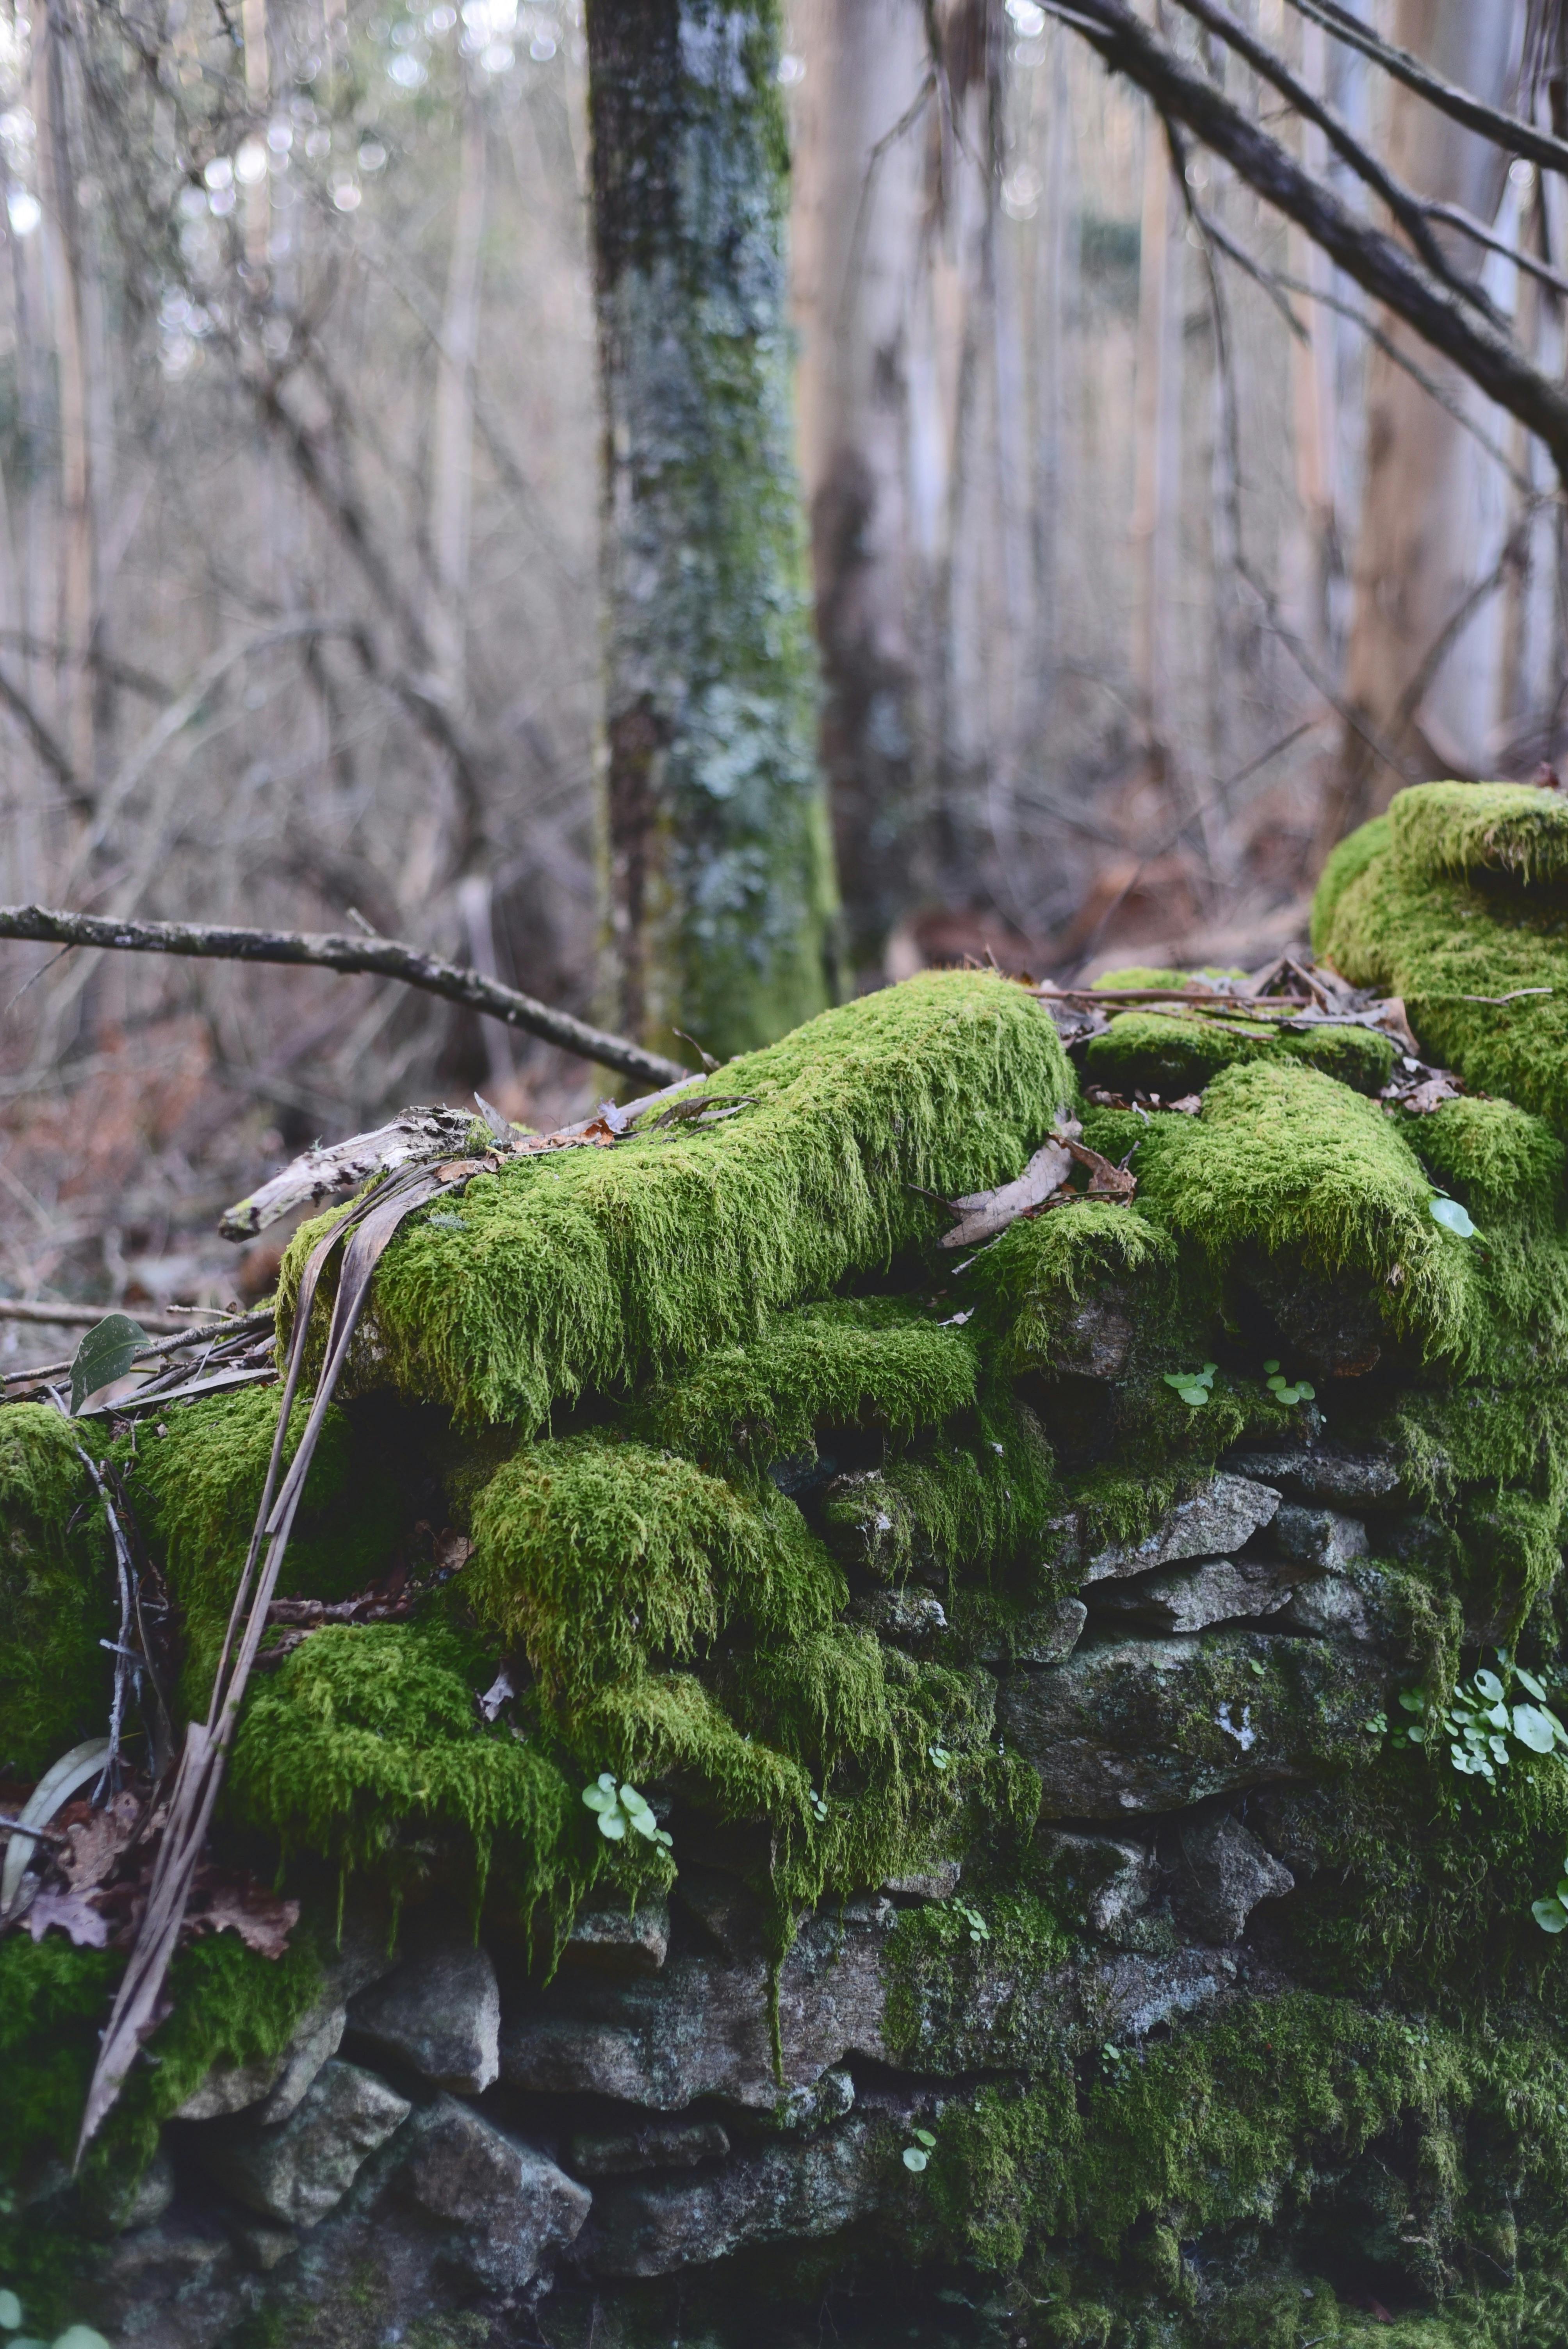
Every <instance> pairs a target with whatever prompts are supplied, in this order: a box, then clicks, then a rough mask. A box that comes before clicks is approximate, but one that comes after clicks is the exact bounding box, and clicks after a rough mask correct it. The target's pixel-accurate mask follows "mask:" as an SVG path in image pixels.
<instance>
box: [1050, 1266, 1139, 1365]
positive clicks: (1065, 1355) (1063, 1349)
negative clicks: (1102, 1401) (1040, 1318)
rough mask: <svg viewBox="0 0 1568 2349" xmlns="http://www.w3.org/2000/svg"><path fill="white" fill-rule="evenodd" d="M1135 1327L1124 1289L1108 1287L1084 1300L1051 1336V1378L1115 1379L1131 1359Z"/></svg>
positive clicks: (1131, 1307)
mask: <svg viewBox="0 0 1568 2349" xmlns="http://www.w3.org/2000/svg"><path fill="white" fill-rule="evenodd" d="M1136 1327H1137V1324H1136V1321H1135V1318H1134V1300H1133V1299H1132V1297H1131V1295H1130V1292H1129V1291H1128V1289H1127V1288H1125V1287H1122V1286H1119V1285H1116V1284H1111V1285H1109V1286H1108V1287H1106V1288H1102V1289H1099V1290H1098V1291H1097V1292H1096V1293H1095V1295H1094V1296H1092V1297H1086V1298H1085V1299H1083V1301H1082V1302H1081V1303H1080V1304H1078V1305H1077V1306H1075V1307H1074V1309H1073V1310H1072V1311H1071V1312H1070V1313H1068V1315H1066V1316H1065V1317H1064V1319H1063V1320H1062V1322H1061V1323H1060V1325H1059V1327H1058V1328H1057V1330H1056V1332H1055V1335H1054V1339H1053V1342H1052V1345H1051V1348H1050V1363H1049V1368H1050V1371H1051V1373H1052V1375H1053V1376H1060V1375H1062V1374H1064V1373H1065V1374H1066V1375H1068V1376H1069V1377H1075V1378H1080V1379H1119V1377H1120V1376H1121V1374H1122V1372H1123V1371H1125V1370H1126V1368H1127V1365H1128V1361H1129V1359H1130V1355H1131V1352H1132V1340H1133V1337H1134V1334H1135V1331H1136Z"/></svg>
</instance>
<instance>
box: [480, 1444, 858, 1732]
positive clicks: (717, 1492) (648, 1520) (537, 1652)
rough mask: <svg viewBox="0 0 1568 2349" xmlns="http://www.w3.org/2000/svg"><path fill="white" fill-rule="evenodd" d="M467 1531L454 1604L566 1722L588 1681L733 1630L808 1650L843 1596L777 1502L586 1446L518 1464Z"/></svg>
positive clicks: (830, 1569) (643, 1455)
mask: <svg viewBox="0 0 1568 2349" xmlns="http://www.w3.org/2000/svg"><path fill="white" fill-rule="evenodd" d="M473 1531H474V1544H475V1548H474V1556H473V1559H472V1562H471V1564H470V1565H469V1568H468V1571H467V1574H466V1575H465V1577H464V1581H463V1592H464V1596H465V1598H466V1599H467V1601H468V1603H469V1605H470V1606H471V1607H472V1608H473V1609H474V1611H475V1613H476V1614H477V1616H478V1618H479V1620H480V1623H481V1624H482V1625H483V1626H484V1627H485V1629H486V1630H488V1631H490V1632H491V1633H492V1634H493V1635H494V1636H495V1638H497V1639H498V1640H500V1641H502V1642H503V1643H504V1644H505V1645H507V1646H509V1647H513V1648H521V1649H522V1650H523V1651H525V1652H526V1654H527V1657H528V1661H529V1662H530V1664H531V1666H532V1668H533V1670H534V1671H535V1672H536V1673H537V1674H538V1675H539V1679H540V1682H541V1686H542V1692H543V1693H544V1696H545V1698H546V1701H547V1702H549V1703H550V1704H551V1705H552V1707H553V1708H555V1709H557V1710H558V1711H559V1713H560V1714H561V1716H562V1718H563V1719H566V1720H569V1719H570V1718H571V1715H572V1713H573V1709H574V1708H575V1707H576V1706H577V1705H578V1704H580V1703H581V1702H583V1698H584V1697H585V1696H586V1694H587V1692H589V1690H590V1689H592V1688H593V1687H595V1686H597V1685H598V1684H600V1683H601V1682H604V1681H607V1680H612V1679H618V1678H621V1677H623V1676H624V1675H625V1674H626V1673H628V1672H632V1671H639V1670H641V1669H642V1668H643V1667H644V1666H645V1665H646V1664H647V1662H648V1661H650V1660H651V1659H653V1658H662V1659H665V1660H669V1661H688V1660H690V1659H691V1658H692V1657H694V1656H695V1655H696V1654H697V1653H698V1652H699V1651H702V1650H704V1649H706V1648H707V1646H708V1645H710V1643H711V1642H712V1641H713V1640H715V1639H716V1638H717V1635H718V1633H719V1632H720V1631H721V1630H725V1629H727V1628H728V1627H729V1626H730V1625H732V1624H736V1623H742V1624H744V1625H746V1626H747V1627H748V1629H749V1630H751V1631H753V1632H754V1633H755V1634H757V1635H758V1636H760V1637H764V1638H767V1639H769V1640H777V1641H779V1642H781V1643H784V1644H789V1643H790V1642H793V1641H797V1640H802V1639H805V1638H807V1637H808V1636H809V1635H810V1633H811V1632H813V1631H817V1630H821V1629H822V1628H823V1627H824V1626H825V1625H826V1624H827V1623H829V1622H830V1621H831V1619H832V1616H833V1613H834V1610H835V1609H836V1608H838V1607H840V1606H841V1605H842V1604H843V1600H844V1598H845V1595H846V1594H845V1591H844V1587H843V1580H842V1578H841V1575H840V1573H839V1571H838V1569H837V1568H836V1567H835V1566H834V1564H833V1562H832V1560H831V1558H830V1557H829V1556H828V1553H827V1552H826V1550H824V1549H823V1547H821V1545H820V1542H817V1541H815V1540H813V1539H812V1537H811V1536H810V1534H809V1533H808V1532H807V1530H806V1526H805V1524H804V1521H803V1520H802V1518H801V1516H800V1513H799V1510H798V1509H797V1508H796V1507H795V1506H794V1504H793V1503H792V1502H789V1501H787V1500H786V1499H785V1498H784V1497H783V1495H781V1494H778V1493H773V1492H770V1491H762V1492H758V1493H756V1494H752V1493H748V1492H742V1491H740V1490H738V1489H737V1488H736V1487H735V1486H733V1485H727V1484H724V1483H722V1482H721V1481H720V1480H719V1479H718V1478H717V1477H716V1476H710V1475H707V1474H706V1473H705V1472H704V1471H703V1470H702V1469H700V1468H697V1467H695V1466H694V1465H693V1464H692V1463H691V1462H690V1461H689V1460H683V1459H681V1458H680V1457H679V1456H678V1455H677V1454H675V1453H671V1452H655V1451H653V1450H652V1449H651V1448H650V1447H649V1446H647V1445H646V1444H616V1443H613V1442H607V1441H605V1440H604V1439H603V1437H601V1436H596V1435H584V1436H572V1437H568V1438H566V1439H564V1440H563V1441H562V1442H559V1443H546V1444H533V1445H528V1446H525V1447H524V1448H523V1449H522V1450H521V1451H519V1452H518V1453H517V1454H515V1456H514V1457H513V1458H512V1460H511V1461H510V1462H509V1463H508V1464H507V1465H506V1466H505V1467H504V1468H503V1469H502V1470H501V1471H500V1474H499V1475H497V1476H496V1477H494V1478H493V1479H492V1480H491V1482H490V1484H489V1485H486V1487H485V1489H484V1491H483V1492H482V1494H481V1495H480V1497H479V1499H478V1500H477V1502H476V1503H475V1506H474V1512H473Z"/></svg>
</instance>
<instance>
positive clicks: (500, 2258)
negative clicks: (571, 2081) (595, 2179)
mask: <svg viewBox="0 0 1568 2349" xmlns="http://www.w3.org/2000/svg"><path fill="white" fill-rule="evenodd" d="M397 2186H398V2189H399V2190H400V2191H401V2192H403V2193H404V2194H406V2195H407V2197H408V2198H409V2199H411V2200H413V2201H414V2202H417V2203H418V2206H419V2208H420V2209H422V2210H424V2211H425V2212H426V2213H427V2214H428V2216H429V2217H430V2218H433V2219H438V2220H444V2221H446V2222H447V2223H448V2224H449V2225H450V2226H451V2227H453V2228H454V2229H456V2230H457V2233H456V2236H455V2239H454V2240H453V2243H452V2245H451V2250H450V2256H451V2257H452V2258H454V2259H455V2260H456V2261H458V2262H459V2263H460V2264H461V2265H462V2266H463V2267H465V2268H466V2269H467V2271H468V2272H469V2275H470V2276H471V2277H472V2279H473V2281H474V2282H476V2283H478V2284H480V2286H481V2287H482V2288H483V2289H484V2290H485V2291H487V2292H521V2289H522V2287H523V2285H524V2284H526V2283H530V2282H532V2280H533V2278H534V2277H535V2276H536V2275H537V2274H538V2273H539V2271H540V2269H541V2268H542V2266H543V2265H544V2263H545V2261H547V2260H549V2259H550V2258H552V2256H553V2254H555V2253H556V2252H558V2251H564V2250H565V2249H566V2247H567V2246H568V2244H570V2243H573V2242H574V2241H575V2240H576V2238H577V2235H578V2233H579V2231H580V2230H581V2228H582V2226H583V2220H585V2219H586V2218H587V2216H588V2212H589V2209H590V2208H591V2206H592V2204H593V2196H592V2194H591V2193H590V2192H589V2190H588V2189H587V2188H586V2187H585V2186H580V2185H579V2184H578V2182H577V2180H576V2179H575V2178H568V2176H567V2175H566V2172H565V2171H564V2170H563V2169H561V2168H557V2166H556V2164H555V2163H554V2162H553V2161H552V2160H551V2159H550V2158H548V2156H547V2155H545V2154H542V2153H540V2152H539V2151H537V2150H536V2148H535V2147H532V2146H531V2145H525V2144H524V2143H523V2142H522V2140H521V2138H520V2137H512V2136H511V2135H509V2134H508V2132H507V2131H506V2130H504V2129H500V2128H497V2127H496V2126H495V2124H494V2123H493V2122H492V2121H489V2120H486V2119H485V2118H484V2117H483V2116H481V2115H480V2114H479V2113H476V2112H471V2111H470V2110H469V2107H468V2106H466V2105H459V2103H457V2102H456V2100H455V2099H454V2098H453V2097H450V2096H440V2097H438V2099H437V2100H436V2102H435V2103H434V2104H433V2105H431V2106H428V2108H427V2109H426V2110H425V2111H424V2112H422V2113H421V2114H420V2115H419V2116H418V2121H417V2122H416V2124H415V2127H414V2131H413V2149H412V2151H411V2152H410V2154H409V2157H408V2159H407V2162H406V2163H405V2164H404V2165H403V2167H402V2168H400V2169H399V2170H398V2172H397Z"/></svg>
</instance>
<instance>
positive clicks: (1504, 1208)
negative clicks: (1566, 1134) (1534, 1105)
mask: <svg viewBox="0 0 1568 2349" xmlns="http://www.w3.org/2000/svg"><path fill="white" fill-rule="evenodd" d="M1402 1131H1403V1133H1404V1134H1405V1138H1406V1140H1407V1141H1408V1143H1409V1144H1410V1146H1411V1148H1412V1149H1413V1150H1414V1151H1415V1152H1416V1154H1417V1155H1418V1157H1419V1158H1420V1160H1421V1162H1422V1164H1424V1165H1426V1166H1427V1167H1429V1169H1430V1171H1431V1173H1432V1174H1434V1175H1435V1176H1436V1178H1437V1179H1438V1181H1439V1182H1440V1183H1441V1184H1442V1185H1444V1187H1445V1188H1446V1189H1449V1190H1451V1191H1452V1192H1453V1193H1454V1195H1455V1196H1456V1197H1458V1198H1460V1199H1462V1200H1463V1201H1464V1203H1465V1205H1466V1206H1467V1207H1470V1209H1471V1210H1472V1211H1473V1213H1474V1215H1475V1216H1476V1219H1477V1221H1478V1222H1480V1219H1481V1218H1482V1217H1483V1216H1484V1217H1494V1216H1530V1217H1531V1218H1532V1219H1533V1220H1535V1221H1537V1222H1538V1223H1542V1224H1544V1225H1546V1226H1548V1227H1549V1228H1550V1227H1551V1226H1553V1225H1554V1224H1555V1223H1556V1221H1557V1219H1558V1217H1559V1216H1560V1214H1561V1211H1562V1206H1563V1167H1564V1164H1565V1162H1568V1151H1565V1150H1564V1148H1563V1143H1561V1142H1560V1141H1559V1140H1558V1138H1557V1136H1556V1135H1555V1134H1554V1133H1553V1131H1552V1128H1551V1127H1550V1126H1549V1125H1548V1124H1547V1123H1546V1122H1545V1120H1544V1119H1543V1118H1539V1117H1532V1116H1531V1114H1530V1112H1528V1111H1527V1110H1522V1109H1516V1108H1515V1107H1514V1105H1513V1103H1512V1102H1506V1101H1471V1100H1465V1099H1461V1100H1459V1101H1447V1102H1441V1103H1440V1104H1439V1107H1438V1108H1436V1109H1435V1110H1431V1111H1429V1112H1428V1113H1427V1114H1426V1115H1425V1116H1423V1117H1410V1118H1406V1119H1405V1120H1403V1121H1402Z"/></svg>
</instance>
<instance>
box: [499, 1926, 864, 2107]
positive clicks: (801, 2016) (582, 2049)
mask: <svg viewBox="0 0 1568 2349" xmlns="http://www.w3.org/2000/svg"><path fill="white" fill-rule="evenodd" d="M897 1916H898V1911H897V1910H896V1909H894V1908H893V1906H892V1902H891V1901H880V1902H874V1901H867V1900H858V1901H851V1902H849V1903H848V1904H847V1905H846V1907H845V1909H844V1910H843V1912H842V1914H840V1912H839V1911H838V1909H833V1910H831V1911H830V1912H829V1913H827V1914H825V1915H823V1916H820V1917H812V1918H809V1919H808V1920H806V1922H805V1924H804V1925H802V1927H801V1929H800V1931H799V1935H798V1936H797V1938H796V1940H795V1943H794V1945H793V1947H792V1948H791V1950H790V1951H789V1955H788V1957H787V1958H786V1959H785V1961H784V1963H783V1966H782V1968H781V1969H780V1971H779V2033H780V2036H781V2039H782V2043H783V2051H784V2088H785V2089H786V2090H789V2089H790V2088H797V2087H812V2086H814V2085H815V2084H816V2083H817V2081H818V2080H820V2077H821V2075H822V2074H823V2073H824V2072H826V2071H828V2070H829V2069H830V2067H831V2066H832V2065H834V2064H840V2063H841V2062H842V2061H843V2059H844V2057H845V2056H846V2055H851V2054H861V2055H868V2056H872V2057H876V2058H878V2059H879V2060H884V2061H885V2058H886V2053H887V2051H886V2049H885V2048H884V2046H883V2044H882V2029H881V2025H882V1948H883V1945H884V1943H885V1941H886V1938H887V1934H888V1931H889V1930H890V1928H891V1927H892V1925H893V1924H894V1923H895V1922H896V1920H897ZM768 2005H769V2001H768V1966H767V1961H766V1959H765V1958H764V1957H763V1956H762V1955H761V1954H760V1953H758V1954H756V1955H754V1956H745V1957H740V1958H732V1959H730V1960H728V1961H724V1960H721V1959H717V1958H713V1957H679V1958H672V1959H671V1960H670V1961H669V1963H668V1964H667V1965H666V1966H665V1970H664V1971H663V1973H661V1974H655V1975H652V1976H649V1977H648V1978H646V1979H645V1980H643V1981H637V1982H624V1983H620V1984H616V1985H609V1984H606V1985H604V1986H603V1987H602V1988H599V1987H592V1986H587V1985H584V1986H583V1987H581V1988H579V1987H578V1986H577V1985H575V1984H573V1985H561V1986H560V1987H559V1988H558V1989H554V1990H552V1991H550V1992H546V1993H544V1995H543V1996H542V1999H541V2000H540V2002H538V2004H537V2005H536V2007H535V2008H534V2010H533V2011H532V2012H531V2013H525V2014H523V2015H521V2016H519V2017H518V2018H517V2019H516V2020H511V2019H509V2020H508V2022H507V2023H506V2025H505V2026H504V2028H503V2030H502V2033H501V2064H500V2075H501V2078H502V2079H503V2080H504V2081H506V2083H507V2084H508V2085H509V2086H511V2087H517V2088H529V2089H533V2090H537V2091H547V2092H552V2093H556V2094H561V2093H566V2094H573V2093H581V2094H588V2095H604V2096H615V2097H618V2098H620V2099H621V2100H622V2102H624V2103H626V2104H633V2105H645V2106H652V2107H653V2108H654V2110H655V2111H657V2112H678V2111H680V2110H681V2109H682V2108H683V2107H684V2106H686V2105H689V2104H690V2103H691V2102H692V2101H693V2100H694V2098H696V2097H697V2096H722V2097H724V2098H726V2099H727V2101H728V2102H730V2103H733V2104H736V2105H738V2106H743V2107H746V2108H748V2109H750V2110H753V2111H761V2112H771V2111H772V2110H773V2109H774V2107H775V2106H776V2105H777V2103H778V2101H779V2085H778V2083H777V2082H776V2081H775V2079H774V2076H773V2059H772V2048H771V2042H770V2036H769V2023H768Z"/></svg>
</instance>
